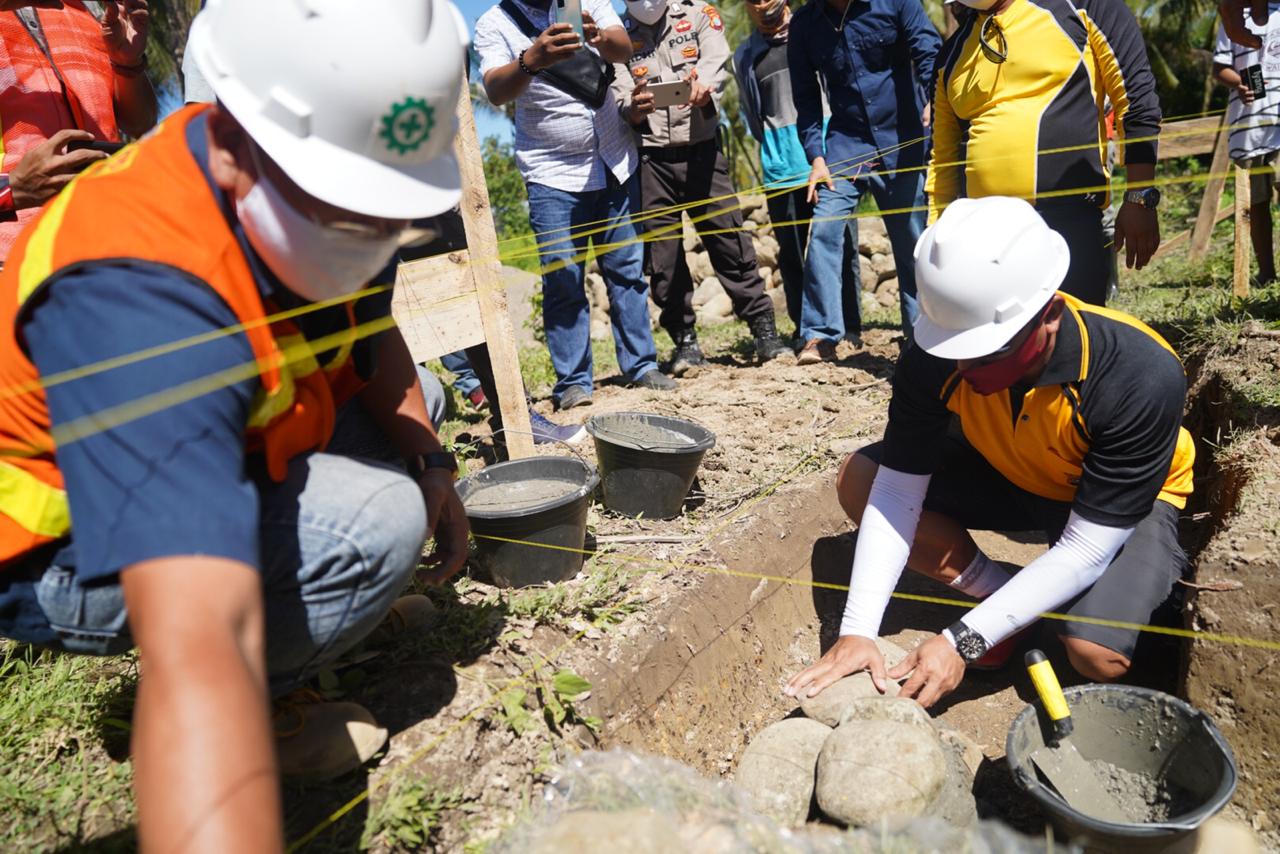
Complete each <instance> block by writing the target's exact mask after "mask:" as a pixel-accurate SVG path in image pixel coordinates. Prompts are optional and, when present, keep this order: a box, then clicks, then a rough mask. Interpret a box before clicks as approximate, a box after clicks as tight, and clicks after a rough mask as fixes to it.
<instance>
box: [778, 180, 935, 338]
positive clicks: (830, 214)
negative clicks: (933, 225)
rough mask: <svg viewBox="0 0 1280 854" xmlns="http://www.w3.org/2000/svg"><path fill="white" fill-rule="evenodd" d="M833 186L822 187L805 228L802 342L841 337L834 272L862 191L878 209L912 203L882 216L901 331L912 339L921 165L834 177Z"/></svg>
mask: <svg viewBox="0 0 1280 854" xmlns="http://www.w3.org/2000/svg"><path fill="white" fill-rule="evenodd" d="M835 183H836V188H835V189H834V190H828V189H827V188H826V187H822V188H821V189H820V190H819V192H818V203H817V204H816V205H815V206H814V209H813V224H812V225H811V226H810V228H809V252H808V254H807V255H806V256H805V259H804V296H803V300H802V304H801V307H800V337H801V339H802V340H804V341H810V340H812V339H814V338H825V339H827V340H828V341H839V340H840V338H841V337H843V335H844V333H845V331H846V328H845V321H844V317H843V316H842V306H843V301H842V299H841V297H840V291H841V277H840V276H839V275H838V274H837V273H836V271H838V270H839V269H840V266H841V262H842V261H843V259H844V241H845V220H846V219H847V218H848V217H849V216H850V215H851V214H852V213H853V212H854V211H855V210H857V207H858V202H859V201H860V200H861V199H862V195H863V193H865V192H867V191H868V190H869V191H870V192H871V193H872V195H874V196H875V199H876V204H878V205H879V206H880V209H881V210H886V211H888V210H901V209H903V208H916V210H913V211H911V212H910V213H898V214H889V215H887V216H886V217H885V218H884V224H885V230H886V231H888V232H889V243H890V244H891V245H892V246H893V260H894V263H895V264H896V265H897V268H898V301H899V303H900V305H901V307H902V331H903V332H904V333H905V334H906V336H907V340H908V341H910V340H911V339H912V331H911V329H912V326H913V325H914V324H915V320H916V316H917V315H918V314H919V313H920V309H919V306H918V305H917V303H916V268H915V259H914V257H913V256H914V253H915V248H916V241H917V240H919V239H920V235H921V234H922V233H923V232H924V228H925V221H926V219H927V216H926V212H925V210H924V175H923V173H922V172H920V171H919V170H915V171H911V172H899V173H896V174H892V175H871V176H869V177H864V178H858V179H856V180H853V181H849V180H842V179H839V178H837V179H836V182H835Z"/></svg>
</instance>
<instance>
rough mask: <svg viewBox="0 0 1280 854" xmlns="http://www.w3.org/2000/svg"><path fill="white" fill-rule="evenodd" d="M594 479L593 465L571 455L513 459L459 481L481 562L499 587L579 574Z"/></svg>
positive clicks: (561, 579)
mask: <svg viewBox="0 0 1280 854" xmlns="http://www.w3.org/2000/svg"><path fill="white" fill-rule="evenodd" d="M599 483H600V477H599V476H598V475H597V474H596V470H595V468H594V467H592V466H591V464H590V463H586V462H583V461H582V460H580V459H578V458H577V457H530V458H528V459H523V460H512V461H511V462H508V463H498V464H497V465H492V466H489V467H488V468H486V469H483V470H482V471H479V472H477V473H476V474H473V475H470V476H468V477H465V478H463V479H462V480H460V481H458V496H459V497H460V498H461V499H462V504H463V506H464V507H465V508H466V511H467V518H468V519H469V520H470V521H471V533H472V536H474V537H475V541H476V550H475V555H474V560H475V562H476V564H477V565H478V566H479V568H480V570H481V571H482V572H486V573H488V574H489V575H490V576H491V577H492V578H493V582H494V583H495V584H497V585H498V586H499V587H527V586H528V585H530V584H544V583H547V582H551V581H564V580H565V579H567V578H572V577H573V576H575V575H577V574H578V571H579V570H580V569H582V561H583V559H584V558H585V557H586V555H584V554H583V551H582V549H583V546H584V545H585V544H586V537H587V508H588V506H589V505H590V503H591V493H592V491H593V490H595V488H596V486H597V485H598V484H599ZM512 541H516V542H512Z"/></svg>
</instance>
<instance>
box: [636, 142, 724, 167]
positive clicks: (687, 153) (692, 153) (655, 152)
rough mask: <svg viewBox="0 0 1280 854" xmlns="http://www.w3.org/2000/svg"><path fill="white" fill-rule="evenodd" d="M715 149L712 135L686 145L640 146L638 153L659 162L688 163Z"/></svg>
mask: <svg viewBox="0 0 1280 854" xmlns="http://www.w3.org/2000/svg"><path fill="white" fill-rule="evenodd" d="M715 150H716V138H715V137H712V138H711V139H705V140H703V141H702V142H694V143H690V144H688V145H668V146H666V147H665V148H659V147H657V146H648V145H646V146H643V147H641V149H640V153H641V154H643V155H644V156H645V157H648V158H649V159H650V160H656V161H658V162H659V163H688V162H689V161H690V160H697V159H700V158H702V157H706V156H707V153H708V152H709V151H710V152H714V151H715Z"/></svg>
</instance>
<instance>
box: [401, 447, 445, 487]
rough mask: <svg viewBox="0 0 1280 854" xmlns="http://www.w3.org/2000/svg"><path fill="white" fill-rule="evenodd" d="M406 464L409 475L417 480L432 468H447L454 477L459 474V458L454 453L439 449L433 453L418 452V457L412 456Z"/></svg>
mask: <svg viewBox="0 0 1280 854" xmlns="http://www.w3.org/2000/svg"><path fill="white" fill-rule="evenodd" d="M405 466H406V467H407V468H408V469H409V475H410V476H411V477H412V478H413V479H414V480H417V479H418V478H420V477H422V476H423V475H424V474H426V473H427V472H428V471H429V470H431V469H445V470H446V471H448V472H449V473H450V474H452V475H453V476H454V477H457V476H458V460H457V458H456V457H454V455H453V454H450V453H448V452H446V451H437V452H435V453H433V454H418V455H417V456H416V457H410V458H409V459H407V460H405Z"/></svg>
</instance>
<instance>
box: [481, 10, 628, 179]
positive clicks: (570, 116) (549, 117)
mask: <svg viewBox="0 0 1280 854" xmlns="http://www.w3.org/2000/svg"><path fill="white" fill-rule="evenodd" d="M515 2H516V5H518V6H519V7H520V11H522V12H524V14H525V16H526V17H527V18H528V19H529V21H530V23H532V24H533V25H534V26H535V27H540V28H546V27H548V26H550V25H551V23H553V22H552V19H551V15H550V11H549V10H547V9H542V10H540V9H533V8H531V7H529V6H528V5H526V4H524V3H522V2H520V0H515ZM582 8H583V10H584V11H586V12H588V13H590V14H591V17H593V18H595V21H596V24H597V26H599V27H600V29H601V30H602V31H603V30H605V29H606V28H608V27H621V26H622V21H621V20H620V19H619V18H618V13H617V12H615V11H614V10H613V7H612V6H610V5H609V3H608V0H583V4H582ZM531 44H533V42H532V40H530V39H529V38H528V37H527V36H526V35H525V34H524V33H522V32H520V28H519V27H517V26H516V24H515V21H513V20H511V18H510V17H508V16H507V13H506V12H503V11H502V9H500V8H498V7H497V6H494V7H493V8H492V9H490V10H489V11H487V12H485V13H484V14H483V15H481V16H480V20H478V21H476V35H475V46H476V50H477V51H478V52H479V54H480V73H481V74H482V75H483V74H485V73H487V72H488V71H490V70H492V69H494V68H500V67H501V66H503V65H506V64H507V63H509V62H512V61H514V60H515V58H516V57H517V56H519V55H520V54H521V53H523V52H524V50H525V48H527V47H529V45H531ZM588 49H590V48H588ZM515 124H516V165H517V166H518V167H519V168H520V174H522V175H523V176H524V180H525V181H526V182H527V183H530V184H545V185H547V186H548V187H554V188H555V189H557V190H564V191H566V192H571V193H577V192H584V191H587V190H600V189H603V188H604V187H605V184H606V181H605V175H606V174H607V172H612V173H613V175H614V177H615V178H616V179H617V180H618V183H624V182H625V181H626V180H627V179H628V178H630V177H631V173H633V172H635V171H636V167H637V166H638V165H639V162H640V158H639V154H638V153H637V152H636V146H635V141H634V139H633V137H632V134H631V130H630V128H629V127H628V126H627V123H626V121H625V120H623V118H622V113H621V110H620V107H619V104H618V102H617V101H616V100H615V99H614V97H613V96H612V95H610V97H609V99H608V100H607V101H605V103H604V106H602V107H601V108H600V109H598V110H594V109H592V108H591V107H589V106H587V105H586V104H584V103H583V102H581V101H579V100H577V99H576V98H574V97H572V96H570V95H567V94H565V93H564V92H561V91H560V90H559V89H557V88H555V87H554V86H552V85H551V84H549V83H547V82H546V81H545V80H543V79H542V78H541V77H535V78H534V79H533V80H532V81H530V83H529V88H528V89H526V90H525V91H524V93H523V94H522V95H521V96H520V97H519V98H517V99H516V122H515Z"/></svg>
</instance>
